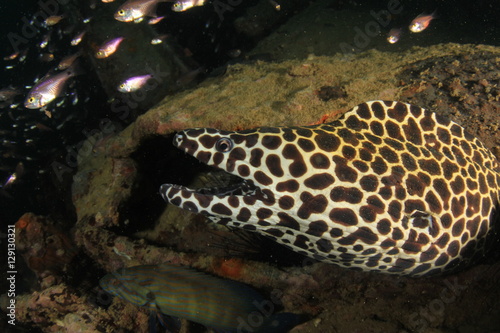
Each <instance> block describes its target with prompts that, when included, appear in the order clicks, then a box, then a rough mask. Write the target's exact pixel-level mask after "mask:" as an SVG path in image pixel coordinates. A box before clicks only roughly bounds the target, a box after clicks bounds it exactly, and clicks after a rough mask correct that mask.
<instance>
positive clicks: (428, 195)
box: [160, 101, 500, 276]
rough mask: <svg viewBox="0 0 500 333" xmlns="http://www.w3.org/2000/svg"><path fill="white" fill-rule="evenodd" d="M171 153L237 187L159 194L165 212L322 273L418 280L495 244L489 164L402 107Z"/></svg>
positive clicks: (496, 171) (493, 171) (205, 136)
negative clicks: (205, 223)
mask: <svg viewBox="0 0 500 333" xmlns="http://www.w3.org/2000/svg"><path fill="white" fill-rule="evenodd" d="M173 143H174V146H176V147H178V148H179V149H181V150H183V151H185V152H186V153H187V154H190V155H192V156H194V157H195V158H196V159H198V160H199V161H200V162H202V163H205V164H207V165H210V166H214V167H216V168H220V169H222V170H224V171H226V172H228V173H230V174H232V175H234V176H238V177H240V178H241V179H242V181H241V183H238V184H236V185H232V186H230V187H227V188H211V189H208V188H207V189H198V190H193V189H188V188H186V187H183V186H178V185H172V184H164V185H162V186H161V188H160V193H161V195H162V196H163V198H164V199H165V201H167V202H168V203H171V204H173V205H176V206H178V207H181V208H183V209H186V210H189V211H191V212H194V213H201V214H204V215H206V216H208V217H209V219H210V220H212V221H213V222H216V223H221V224H227V225H229V226H234V227H239V228H244V229H247V230H251V231H255V232H258V233H260V234H262V235H265V236H267V237H270V238H272V239H274V240H275V241H277V242H279V243H281V244H283V245H285V246H288V247H289V248H291V249H292V250H294V251H296V252H298V253H301V254H304V255H307V256H309V257H312V258H314V259H317V260H320V261H323V262H327V263H332V264H337V265H340V266H343V267H347V268H352V269H357V270H365V271H377V272H385V273H391V274H401V275H411V276H423V275H427V276H428V275H433V274H438V273H442V272H449V271H453V270H457V269H458V268H461V267H463V266H465V265H467V264H470V263H471V262H474V261H476V259H478V258H480V257H482V256H484V255H485V253H486V251H488V249H489V245H490V244H492V243H493V241H492V240H494V236H495V234H497V232H498V227H497V226H496V225H495V221H496V219H497V218H498V216H499V214H498V211H499V206H500V166H499V162H498V161H497V159H496V158H495V157H494V155H493V154H492V153H491V151H489V150H488V149H487V148H485V147H484V146H483V144H482V143H481V142H480V141H479V140H478V139H477V138H475V137H473V136H472V135H470V134H469V133H467V132H466V131H465V130H464V129H463V127H461V126H460V125H458V124H456V123H454V122H452V121H450V120H448V119H446V118H444V117H442V116H440V115H438V114H435V113H433V112H430V111H427V110H425V109H422V108H419V107H416V106H413V105H410V104H406V103H401V102H388V101H371V102H366V103H363V104H360V105H358V106H357V107H355V108H353V109H352V110H351V111H348V112H346V113H345V114H344V115H343V116H342V117H341V118H340V119H339V120H337V121H334V122H331V123H327V124H320V125H315V126H291V127H259V128H255V129H250V130H244V131H239V132H229V131H221V130H216V129H211V128H194V129H186V130H184V131H181V132H179V133H178V134H176V135H175V137H174V142H173Z"/></svg>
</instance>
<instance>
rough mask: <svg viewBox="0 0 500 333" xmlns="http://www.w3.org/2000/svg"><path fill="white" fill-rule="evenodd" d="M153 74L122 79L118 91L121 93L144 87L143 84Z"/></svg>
mask: <svg viewBox="0 0 500 333" xmlns="http://www.w3.org/2000/svg"><path fill="white" fill-rule="evenodd" d="M152 77H153V75H151V74H146V75H139V76H133V77H130V78H128V79H126V80H125V81H123V82H122V83H121V84H120V85H119V86H118V91H119V92H122V93H130V92H134V91H137V90H139V89H141V88H142V87H144V85H145V84H146V83H147V82H148V80H149V79H151V78H152Z"/></svg>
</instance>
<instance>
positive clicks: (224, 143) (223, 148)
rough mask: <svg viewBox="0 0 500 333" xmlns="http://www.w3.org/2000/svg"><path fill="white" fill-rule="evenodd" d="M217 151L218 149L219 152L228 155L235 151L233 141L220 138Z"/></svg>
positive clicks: (216, 145)
mask: <svg viewBox="0 0 500 333" xmlns="http://www.w3.org/2000/svg"><path fill="white" fill-rule="evenodd" d="M215 149H217V151H218V152H221V153H227V152H228V151H230V150H231V149H233V141H231V139H228V138H220V139H219V141H217V143H216V144H215Z"/></svg>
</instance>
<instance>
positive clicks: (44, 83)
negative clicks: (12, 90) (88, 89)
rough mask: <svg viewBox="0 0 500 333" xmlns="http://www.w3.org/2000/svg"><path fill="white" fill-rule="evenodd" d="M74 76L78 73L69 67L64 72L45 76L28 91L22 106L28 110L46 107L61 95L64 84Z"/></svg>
mask: <svg viewBox="0 0 500 333" xmlns="http://www.w3.org/2000/svg"><path fill="white" fill-rule="evenodd" d="M76 75H78V73H77V72H76V71H75V70H74V68H73V67H70V68H68V69H66V70H65V71H64V72H61V73H58V74H54V75H49V76H45V77H44V78H43V79H41V80H39V81H38V82H37V84H35V86H34V87H33V88H32V89H31V90H30V92H29V93H28V96H27V97H26V100H25V101H24V106H25V107H26V108H28V109H40V108H41V107H44V106H46V105H47V104H49V103H50V102H52V101H53V100H54V99H56V98H57V97H59V96H60V95H61V93H62V91H63V89H64V86H65V84H66V82H67V81H68V80H69V79H70V78H71V77H73V76H76Z"/></svg>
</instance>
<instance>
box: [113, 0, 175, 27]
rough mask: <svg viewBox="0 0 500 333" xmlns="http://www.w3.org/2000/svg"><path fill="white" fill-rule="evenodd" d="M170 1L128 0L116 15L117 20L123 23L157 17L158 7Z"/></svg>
mask: <svg viewBox="0 0 500 333" xmlns="http://www.w3.org/2000/svg"><path fill="white" fill-rule="evenodd" d="M167 1H168V0H128V1H127V2H125V3H124V4H123V5H121V6H120V7H119V8H118V10H117V11H116V13H115V19H116V20H118V21H121V22H133V21H137V20H139V19H141V18H143V17H144V16H152V17H156V6H157V5H158V3H159V2H167Z"/></svg>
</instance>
